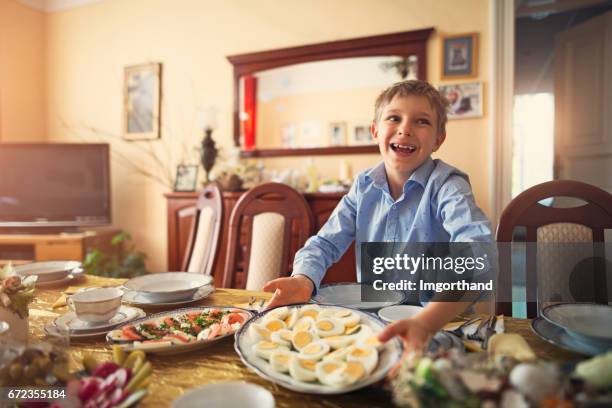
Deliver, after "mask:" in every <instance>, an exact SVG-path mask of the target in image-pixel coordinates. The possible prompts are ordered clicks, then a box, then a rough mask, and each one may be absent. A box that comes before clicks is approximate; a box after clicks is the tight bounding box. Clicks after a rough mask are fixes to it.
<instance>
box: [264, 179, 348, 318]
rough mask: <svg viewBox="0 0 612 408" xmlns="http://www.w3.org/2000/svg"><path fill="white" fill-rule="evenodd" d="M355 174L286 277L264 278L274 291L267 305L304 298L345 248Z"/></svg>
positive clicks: (310, 293) (310, 294)
mask: <svg viewBox="0 0 612 408" xmlns="http://www.w3.org/2000/svg"><path fill="white" fill-rule="evenodd" d="M358 181H359V178H357V179H355V182H354V183H353V186H352V187H351V189H350V191H349V192H348V193H347V194H346V195H345V196H344V197H342V200H340V203H338V205H337V206H336V208H335V209H334V211H333V213H332V215H331V216H330V217H329V219H328V220H327V222H326V223H325V225H323V227H321V230H320V231H319V232H318V233H317V235H314V236H312V237H310V238H309V239H308V241H306V244H305V245H304V247H303V248H301V249H300V250H299V251H298V252H297V253H296V255H295V259H294V261H293V273H292V276H291V277H290V278H278V279H274V280H272V281H270V282H268V283H267V284H266V285H265V286H264V287H263V290H265V291H266V292H272V291H274V296H273V297H272V299H271V300H270V302H269V303H268V305H267V307H268V308H271V307H276V306H280V305H286V304H292V303H303V302H307V301H308V300H309V299H310V297H311V296H312V294H313V292H315V291H316V289H317V288H318V287H319V285H320V283H321V281H322V280H323V277H324V276H325V272H326V271H327V269H328V268H329V267H330V266H331V265H332V264H333V263H334V262H336V261H337V260H338V259H340V257H341V256H342V255H343V254H344V253H345V252H346V250H347V248H348V247H349V245H351V243H352V242H353V241H354V239H355V220H356V216H357V211H356V208H357V194H358V193H357V192H358V189H359V186H358V184H359V182H358Z"/></svg>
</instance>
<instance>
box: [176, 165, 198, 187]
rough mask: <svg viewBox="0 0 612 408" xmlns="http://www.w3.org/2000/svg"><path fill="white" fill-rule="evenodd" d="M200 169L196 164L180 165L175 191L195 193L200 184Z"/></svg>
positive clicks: (177, 169)
mask: <svg viewBox="0 0 612 408" xmlns="http://www.w3.org/2000/svg"><path fill="white" fill-rule="evenodd" d="M198 168H199V166H197V165H195V164H179V165H178V166H177V167H176V178H175V179H174V191H195V190H196V184H197V182H198Z"/></svg>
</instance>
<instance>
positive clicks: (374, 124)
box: [370, 120, 378, 140]
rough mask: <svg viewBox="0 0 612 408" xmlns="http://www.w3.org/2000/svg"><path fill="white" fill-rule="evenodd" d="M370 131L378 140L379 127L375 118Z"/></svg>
mask: <svg viewBox="0 0 612 408" xmlns="http://www.w3.org/2000/svg"><path fill="white" fill-rule="evenodd" d="M370 133H371V134H372V137H373V138H374V140H378V129H377V128H376V121H375V120H373V121H372V125H371V126H370Z"/></svg>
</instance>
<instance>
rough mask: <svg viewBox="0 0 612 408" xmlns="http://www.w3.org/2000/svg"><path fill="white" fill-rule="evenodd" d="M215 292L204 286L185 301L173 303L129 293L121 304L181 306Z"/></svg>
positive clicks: (132, 292) (138, 293) (210, 286)
mask: <svg viewBox="0 0 612 408" xmlns="http://www.w3.org/2000/svg"><path fill="white" fill-rule="evenodd" d="M214 291H215V287H214V286H212V285H206V286H203V287H201V288H200V289H199V290H198V291H197V292H195V293H194V294H193V295H191V296H190V297H188V298H186V299H182V300H176V301H174V302H156V301H154V300H151V299H150V298H149V297H148V296H146V295H144V294H142V293H141V292H136V291H129V292H126V293H125V294H124V295H123V302H124V303H129V304H131V305H135V306H140V307H147V306H177V305H183V304H187V303H191V302H195V301H198V300H202V299H204V298H206V297H207V296H208V295H210V294H211V293H213V292H214Z"/></svg>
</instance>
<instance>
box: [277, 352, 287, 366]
mask: <svg viewBox="0 0 612 408" xmlns="http://www.w3.org/2000/svg"><path fill="white" fill-rule="evenodd" d="M274 361H275V362H276V363H278V364H289V356H288V355H286V354H278V355H276V356H274Z"/></svg>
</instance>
